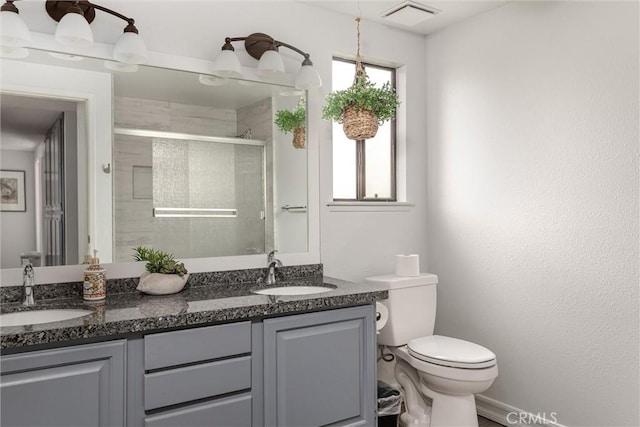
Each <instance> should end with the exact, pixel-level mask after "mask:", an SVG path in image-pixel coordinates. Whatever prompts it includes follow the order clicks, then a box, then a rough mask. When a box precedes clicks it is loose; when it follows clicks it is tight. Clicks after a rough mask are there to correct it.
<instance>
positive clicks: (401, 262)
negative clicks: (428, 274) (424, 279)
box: [396, 254, 420, 277]
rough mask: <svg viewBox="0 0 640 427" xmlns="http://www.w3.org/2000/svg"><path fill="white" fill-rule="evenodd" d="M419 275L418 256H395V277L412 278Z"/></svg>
mask: <svg viewBox="0 0 640 427" xmlns="http://www.w3.org/2000/svg"><path fill="white" fill-rule="evenodd" d="M419 275H420V257H419V256H418V254H409V255H396V276H402V277H414V276H419Z"/></svg>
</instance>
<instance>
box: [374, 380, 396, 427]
mask: <svg viewBox="0 0 640 427" xmlns="http://www.w3.org/2000/svg"><path fill="white" fill-rule="evenodd" d="M401 410H402V395H401V393H400V390H398V389H395V388H393V387H391V386H390V385H389V384H387V383H384V382H382V381H378V427H397V426H398V417H399V415H400V411H401Z"/></svg>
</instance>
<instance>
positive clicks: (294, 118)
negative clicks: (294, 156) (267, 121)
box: [273, 105, 307, 133]
mask: <svg viewBox="0 0 640 427" xmlns="http://www.w3.org/2000/svg"><path fill="white" fill-rule="evenodd" d="M273 123H275V125H276V126H278V129H280V130H281V131H282V132H284V133H289V132H293V131H294V130H295V129H296V128H304V127H306V124H307V115H306V111H305V108H304V106H302V105H298V106H297V107H296V109H295V110H293V111H290V110H278V111H277V112H276V119H275V120H274V122H273Z"/></svg>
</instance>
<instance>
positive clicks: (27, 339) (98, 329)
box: [0, 290, 388, 353]
mask: <svg viewBox="0 0 640 427" xmlns="http://www.w3.org/2000/svg"><path fill="white" fill-rule="evenodd" d="M386 298H388V291H386V290H373V291H370V292H361V293H352V294H346V295H336V296H330V297H324V298H323V297H319V298H318V297H316V298H313V299H308V300H294V301H278V302H275V303H270V304H259V305H248V306H244V307H242V308H241V309H239V308H238V307H232V308H223V309H213V310H208V311H200V312H195V313H184V314H179V315H173V316H161V317H157V318H156V317H149V318H147V319H134V320H123V321H117V322H110V323H108V324H100V325H81V326H73V327H66V328H60V329H51V330H39V331H32V332H29V331H27V332H20V333H16V334H3V335H2V336H1V337H0V350H1V351H2V353H13V352H14V351H13V350H15V352H18V351H22V350H24V351H28V350H31V349H34V350H36V349H44V348H46V346H47V345H48V346H52V347H53V346H58V345H60V344H64V343H65V342H68V343H69V344H72V345H76V344H82V341H83V340H90V341H91V342H95V341H103V340H104V341H106V340H108V339H110V338H114V339H115V338H117V337H126V335H131V334H136V333H148V332H161V331H166V330H174V329H182V328H189V327H194V326H200V325H202V326H205V325H208V324H215V323H225V322H237V321H242V320H255V319H263V318H268V317H273V316H277V315H289V314H301V313H309V312H314V311H323V310H331V309H336V308H344V307H350V306H356V305H366V304H372V303H375V302H376V301H378V300H382V299H386ZM238 313H240V314H238Z"/></svg>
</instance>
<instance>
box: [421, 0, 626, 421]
mask: <svg viewBox="0 0 640 427" xmlns="http://www.w3.org/2000/svg"><path fill="white" fill-rule="evenodd" d="M638 30H639V26H638V3H637V2H627V3H617V2H514V3H510V4H507V5H506V6H503V7H501V8H499V9H496V10H495V11H492V12H489V13H486V14H483V15H480V16H478V17H476V18H473V19H471V20H469V21H466V22H464V23H461V24H459V25H456V26H453V27H451V28H449V29H447V30H444V31H442V32H440V33H437V34H434V35H431V36H429V37H427V49H426V53H427V69H426V76H427V92H426V96H427V102H428V104H427V116H426V118H427V130H428V131H427V142H428V201H429V204H428V206H429V214H428V232H429V236H430V238H429V254H430V256H429V267H430V271H431V272H433V273H437V274H438V275H439V277H440V282H441V284H440V285H439V295H438V300H439V307H438V314H437V324H436V329H437V333H440V334H443V335H451V336H456V337H460V338H463V339H468V340H471V341H475V342H478V343H480V344H483V345H485V346H487V347H489V348H490V349H492V350H493V351H494V352H495V353H496V354H497V356H498V364H499V369H500V376H499V378H498V379H497V381H496V382H495V384H494V386H493V387H492V388H491V389H490V390H489V391H488V392H486V395H487V396H489V397H491V398H494V399H496V400H498V401H502V402H504V403H507V404H509V405H512V406H515V407H518V408H521V409H524V410H527V411H530V412H534V413H538V412H545V411H546V413H547V414H549V413H550V412H556V413H557V419H558V422H560V423H562V424H566V425H576V426H578V425H579V426H604V425H607V426H611V425H629V426H630V425H633V426H637V425H639V419H638V399H639V395H638V379H639V372H638V259H639V249H638V245H639V235H638V141H639V134H638V113H639V111H638V90H639V85H638V80H639V69H638Z"/></svg>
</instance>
